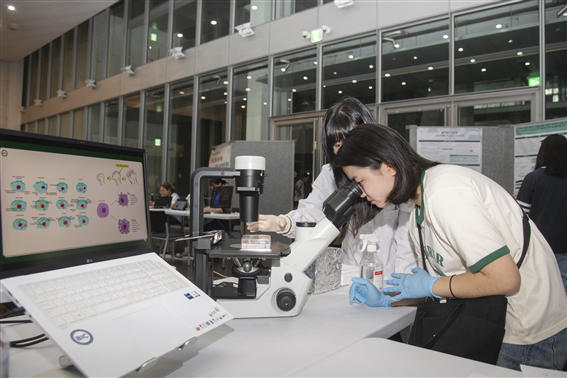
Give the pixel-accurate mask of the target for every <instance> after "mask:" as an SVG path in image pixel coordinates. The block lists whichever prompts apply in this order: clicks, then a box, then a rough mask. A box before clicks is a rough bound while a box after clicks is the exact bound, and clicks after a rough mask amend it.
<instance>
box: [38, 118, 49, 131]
mask: <svg viewBox="0 0 567 378" xmlns="http://www.w3.org/2000/svg"><path fill="white" fill-rule="evenodd" d="M36 123H37V133H38V134H43V135H46V134H47V132H48V130H47V124H46V119H45V118H42V119H40V120H37V121H36Z"/></svg>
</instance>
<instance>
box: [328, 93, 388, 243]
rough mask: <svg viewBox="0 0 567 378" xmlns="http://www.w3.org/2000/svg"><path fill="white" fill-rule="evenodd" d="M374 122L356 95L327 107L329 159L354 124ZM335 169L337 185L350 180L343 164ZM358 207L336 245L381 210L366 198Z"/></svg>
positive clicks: (336, 240) (346, 97) (333, 157)
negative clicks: (336, 145)
mask: <svg viewBox="0 0 567 378" xmlns="http://www.w3.org/2000/svg"><path fill="white" fill-rule="evenodd" d="M372 122H376V121H375V120H374V117H373V116H372V113H371V112H370V109H368V107H366V105H364V104H363V103H362V102H360V101H359V100H357V99H356V98H354V97H349V96H345V97H343V98H342V99H341V100H340V101H338V102H336V103H334V104H333V105H332V106H331V107H330V108H329V109H328V110H327V113H325V118H324V119H323V128H322V134H323V135H322V137H321V144H322V148H323V151H324V152H325V156H326V157H327V161H328V162H329V163H332V161H333V160H334V159H335V157H336V155H335V152H334V150H333V146H334V145H335V143H337V142H342V141H343V140H344V139H345V137H346V136H347V134H348V133H349V132H350V131H351V129H352V128H353V127H355V126H357V125H360V124H363V123H372ZM333 173H334V176H335V184H336V185H337V188H341V187H342V186H343V185H344V184H345V183H346V182H347V181H348V180H347V179H346V177H345V175H344V173H343V171H342V169H340V168H336V169H333ZM354 207H355V209H356V211H355V213H354V214H353V215H352V216H351V217H350V219H349V220H348V222H347V224H345V225H344V226H343V227H342V228H341V230H340V234H339V236H338V237H337V238H336V239H335V240H334V241H333V245H340V244H341V243H342V241H343V240H344V238H345V236H346V233H347V232H348V231H349V230H350V231H351V232H352V233H353V235H354V236H356V234H357V233H358V230H359V229H360V227H362V226H363V225H365V224H366V223H368V222H370V221H371V220H372V219H373V218H374V217H375V216H376V215H377V214H378V212H379V211H380V209H378V208H376V207H375V206H372V205H371V204H370V203H369V202H368V201H365V200H364V199H362V198H358V199H357V200H356V201H355V203H354Z"/></svg>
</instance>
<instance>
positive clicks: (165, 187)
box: [150, 182, 181, 224]
mask: <svg viewBox="0 0 567 378" xmlns="http://www.w3.org/2000/svg"><path fill="white" fill-rule="evenodd" d="M159 194H160V195H161V196H162V197H171V205H170V206H169V207H170V208H171V206H173V204H174V203H175V202H176V201H177V200H178V199H179V194H177V192H176V191H175V189H173V188H172V186H171V184H170V183H168V182H164V183H163V184H161V185H160V187H159ZM150 206H154V202H150ZM169 223H170V224H181V217H180V216H179V215H170V216H169Z"/></svg>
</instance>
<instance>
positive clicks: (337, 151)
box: [333, 141, 343, 155]
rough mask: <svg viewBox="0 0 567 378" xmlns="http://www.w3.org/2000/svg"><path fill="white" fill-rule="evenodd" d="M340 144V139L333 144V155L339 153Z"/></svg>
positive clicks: (341, 143)
mask: <svg viewBox="0 0 567 378" xmlns="http://www.w3.org/2000/svg"><path fill="white" fill-rule="evenodd" d="M342 145H343V142H342V141H340V142H337V143H335V144H333V152H334V153H335V155H336V154H338V153H339V148H341V146H342Z"/></svg>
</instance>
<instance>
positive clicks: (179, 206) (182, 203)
mask: <svg viewBox="0 0 567 378" xmlns="http://www.w3.org/2000/svg"><path fill="white" fill-rule="evenodd" d="M186 207H187V200H186V199H178V200H177V201H175V203H174V204H173V206H172V207H171V209H172V210H185V208H186Z"/></svg>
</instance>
